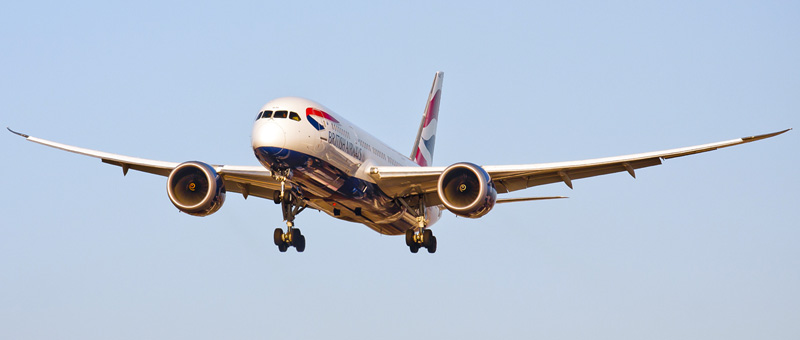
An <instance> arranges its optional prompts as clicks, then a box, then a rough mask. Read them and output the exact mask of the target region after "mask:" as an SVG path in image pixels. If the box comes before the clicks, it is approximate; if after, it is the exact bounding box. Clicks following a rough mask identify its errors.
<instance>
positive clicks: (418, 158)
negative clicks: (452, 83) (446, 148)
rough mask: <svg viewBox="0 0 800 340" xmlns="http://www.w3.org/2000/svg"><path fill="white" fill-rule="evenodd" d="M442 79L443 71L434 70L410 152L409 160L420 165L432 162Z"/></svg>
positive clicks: (427, 164) (428, 164)
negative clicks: (428, 93) (434, 73)
mask: <svg viewBox="0 0 800 340" xmlns="http://www.w3.org/2000/svg"><path fill="white" fill-rule="evenodd" d="M443 80H444V72H442V71H439V72H436V76H435V77H434V78H433V86H432V87H431V94H430V95H428V102H427V103H426V104H425V114H424V115H423V116H422V122H421V123H420V124H419V132H417V140H416V141H414V149H413V150H412V152H411V157H410V158H411V160H413V161H415V162H417V164H419V165H420V166H430V165H431V164H433V147H434V143H435V142H436V124H437V123H438V121H439V102H440V101H441V100H442V81H443Z"/></svg>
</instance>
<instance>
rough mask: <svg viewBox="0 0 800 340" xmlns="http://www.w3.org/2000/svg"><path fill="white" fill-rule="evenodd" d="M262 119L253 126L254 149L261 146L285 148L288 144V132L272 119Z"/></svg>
mask: <svg viewBox="0 0 800 340" xmlns="http://www.w3.org/2000/svg"><path fill="white" fill-rule="evenodd" d="M262 121H263V122H262ZM262 121H259V122H257V123H256V125H255V126H254V127H253V137H252V138H253V140H252V144H253V149H257V148H261V147H273V148H279V149H283V148H284V147H285V146H286V132H285V131H283V128H282V127H281V126H280V125H278V124H276V123H275V122H274V121H272V119H262Z"/></svg>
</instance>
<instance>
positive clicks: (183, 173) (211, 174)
mask: <svg viewBox="0 0 800 340" xmlns="http://www.w3.org/2000/svg"><path fill="white" fill-rule="evenodd" d="M167 194H168V195H169V200H170V201H172V204H174V205H175V207H177V208H178V209H179V210H180V211H182V212H185V213H187V214H189V215H194V216H208V215H211V214H213V213H215V212H216V211H217V210H219V208H221V207H222V204H223V203H224V202H225V185H224V183H223V181H222V177H221V176H220V175H219V174H218V173H217V172H216V171H214V168H213V167H211V166H210V165H208V164H205V163H202V162H186V163H181V164H180V165H178V166H177V167H175V169H173V170H172V172H170V174H169V178H168V179H167Z"/></svg>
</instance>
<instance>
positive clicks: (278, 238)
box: [272, 228, 283, 247]
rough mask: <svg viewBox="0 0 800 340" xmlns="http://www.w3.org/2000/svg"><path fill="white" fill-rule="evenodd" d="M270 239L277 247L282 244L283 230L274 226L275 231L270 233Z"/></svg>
mask: <svg viewBox="0 0 800 340" xmlns="http://www.w3.org/2000/svg"><path fill="white" fill-rule="evenodd" d="M272 241H274V242H275V245H276V246H279V247H280V245H281V244H283V230H282V229H281V228H275V232H274V233H272Z"/></svg>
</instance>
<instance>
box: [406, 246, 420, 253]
mask: <svg viewBox="0 0 800 340" xmlns="http://www.w3.org/2000/svg"><path fill="white" fill-rule="evenodd" d="M408 249H411V252H412V253H414V254H416V253H417V252H418V251H419V244H412V245H410V246H408Z"/></svg>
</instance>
